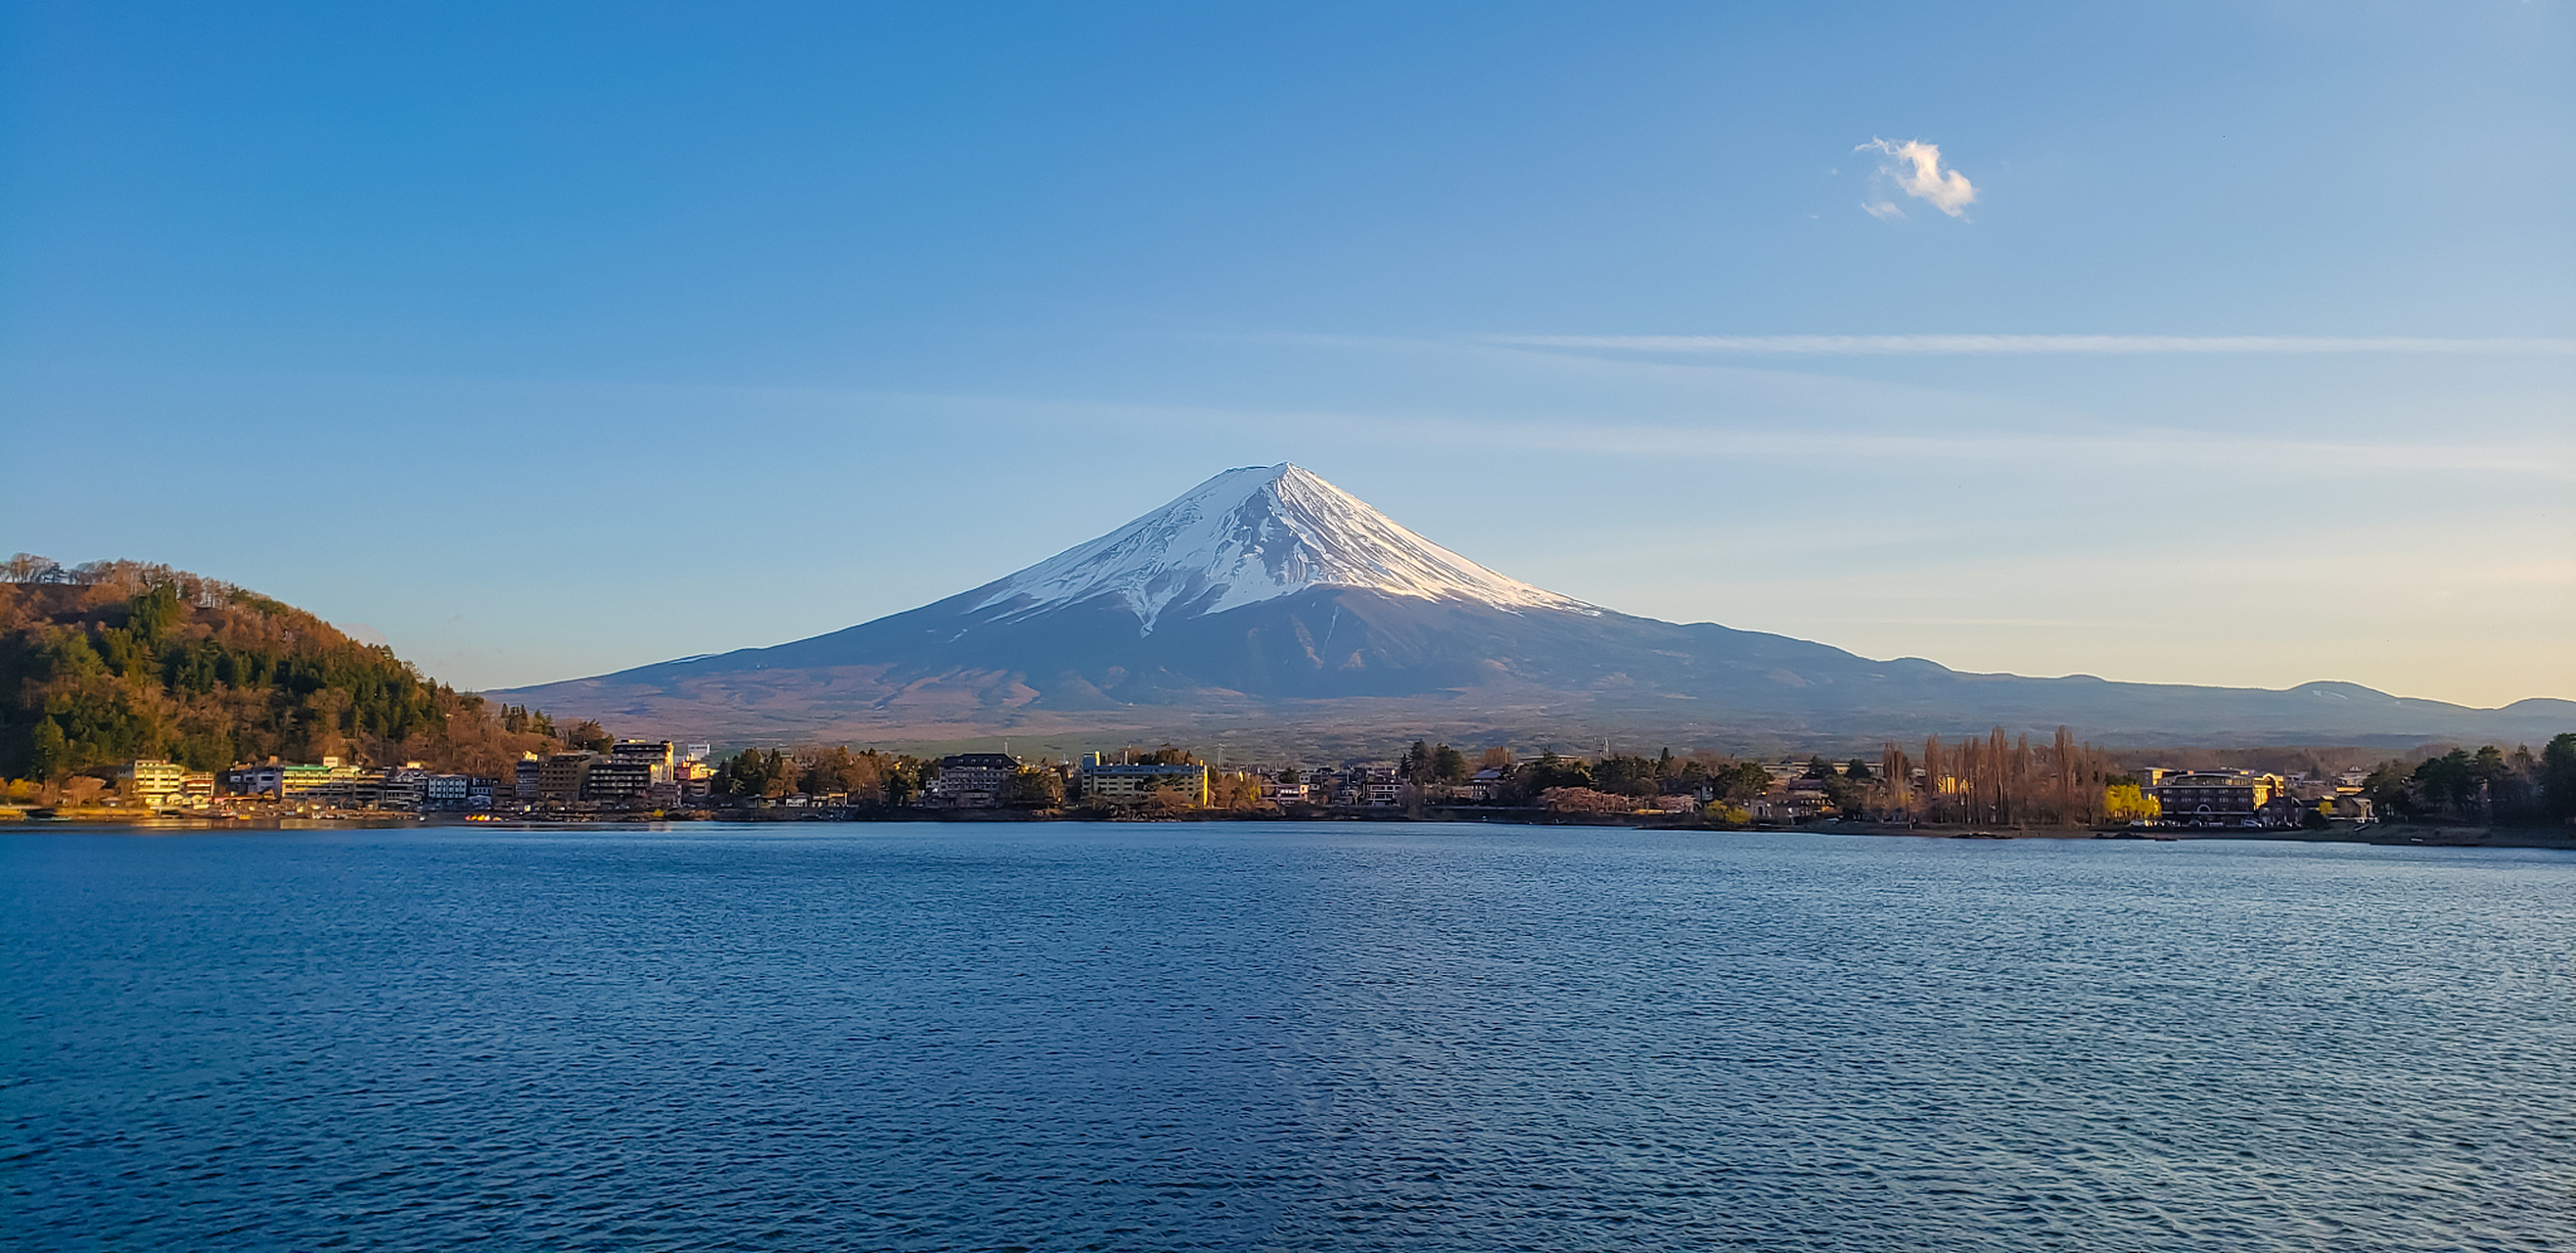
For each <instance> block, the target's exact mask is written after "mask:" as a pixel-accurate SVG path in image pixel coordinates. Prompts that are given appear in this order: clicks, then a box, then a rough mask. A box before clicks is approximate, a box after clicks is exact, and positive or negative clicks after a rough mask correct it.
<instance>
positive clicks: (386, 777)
mask: <svg viewBox="0 0 2576 1253" xmlns="http://www.w3.org/2000/svg"><path fill="white" fill-rule="evenodd" d="M708 755H709V747H708V746H707V745H704V744H692V745H690V746H688V749H687V750H686V752H685V754H684V753H683V752H682V750H680V749H679V748H678V747H677V746H675V745H673V744H671V743H670V742H669V741H666V740H652V741H647V740H627V741H622V742H619V743H617V744H615V745H612V746H611V747H610V748H609V749H608V751H606V752H594V751H590V750H579V751H572V752H561V753H551V754H547V755H545V756H542V757H541V756H538V755H536V754H533V753H531V754H528V755H527V756H525V757H524V758H522V759H521V760H520V761H518V762H516V763H514V767H513V769H512V772H511V774H510V775H509V777H507V778H501V777H494V776H485V775H473V774H450V773H443V772H438V771H432V770H427V769H424V768H423V767H422V765H421V763H419V762H416V761H415V762H406V763H404V764H403V765H400V766H384V767H370V766H359V765H355V764H352V763H347V762H343V761H341V760H340V759H339V758H337V757H325V758H323V759H322V760H321V761H320V762H318V763H316V762H281V761H277V760H275V759H271V760H269V761H266V762H260V763H249V764H243V765H236V766H232V767H229V768H227V769H224V770H216V771H192V770H189V769H187V768H186V767H184V766H181V765H179V764H177V763H175V762H169V761H163V760H160V759H157V758H147V759H143V760H138V761H135V762H133V763H132V764H130V765H128V766H127V767H126V768H125V770H124V771H123V773H122V776H121V777H120V779H119V791H120V793H121V794H122V797H123V798H124V800H125V802H126V803H128V804H131V805H134V806H136V807H138V808H148V809H153V810H168V809H209V808H218V807H233V806H238V805H240V804H244V803H249V804H274V805H283V806H290V807H297V808H303V807H310V808H318V809H343V810H348V809H384V810H402V811H409V812H427V811H439V810H472V811H481V810H506V809H512V808H528V807H536V806H552V805H595V806H598V807H600V808H607V809H641V808H672V807H676V806H680V805H687V804H704V803H705V802H706V800H707V794H708V790H709V788H710V786H711V785H712V784H713V783H714V780H715V768H714V767H713V766H712V765H710V764H708V762H707V760H706V758H707V757H708Z"/></svg>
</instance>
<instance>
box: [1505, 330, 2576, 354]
mask: <svg viewBox="0 0 2576 1253" xmlns="http://www.w3.org/2000/svg"><path fill="white" fill-rule="evenodd" d="M1487 342H1490V343H1500V344H1524V345H1527V346H1529V347H1533V348H1612V349H1623V350H1629V351H1637V352H1695V353H1700V352H1705V353H1785V354H1794V355H1803V356H1889V355H1919V354H1962V353H1965V354H2029V353H2107V354H2135V353H2171V352H2182V353H2291V354H2307V353H2406V354H2422V353H2440V354H2448V353H2466V354H2472V355H2479V354H2492V355H2517V356H2544V357H2560V356H2569V355H2576V339H2430V338H2424V337H2421V336H2405V335H2375V336H2373V335H1496V336H1491V337H1489V338H1488V340H1487Z"/></svg>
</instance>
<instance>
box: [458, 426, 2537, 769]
mask: <svg viewBox="0 0 2576 1253" xmlns="http://www.w3.org/2000/svg"><path fill="white" fill-rule="evenodd" d="M497 695H501V696H504V697H506V699H508V700H510V701H512V702H532V703H535V704H539V705H542V706H544V707H546V708H548V709H550V710H554V711H556V712H557V713H558V714H559V715H561V714H572V715H578V716H586V717H597V718H600V719H601V720H603V721H606V722H609V723H610V724H611V725H614V726H617V727H620V728H633V729H636V730H646V729H651V730H654V731H657V732H660V733H667V734H673V735H685V736H716V737H734V738H750V737H769V736H777V737H782V738H805V737H813V738H839V739H851V740H873V741H880V742H883V741H892V740H911V741H920V742H934V741H946V740H961V739H969V738H975V737H983V736H993V735H1010V734H1017V735H1023V736H1028V737H1031V738H1032V739H1039V738H1045V737H1050V736H1064V735H1075V736H1080V735H1084V734H1098V735H1122V734H1125V735H1134V734H1150V733H1157V732H1159V733H1163V734H1170V735H1197V736H1204V735H1207V734H1211V733H1216V732H1220V731H1232V732H1242V731H1245V730H1247V729H1249V730H1252V731H1255V732H1258V734H1256V735H1255V736H1254V737H1253V738H1254V739H1255V740H1256V741H1258V742H1262V743H1265V744H1275V745H1277V746H1279V747H1283V748H1296V747H1311V746H1315V745H1320V744H1327V743H1330V742H1334V741H1341V740H1349V741H1353V742H1358V741H1366V740H1370V739H1373V738H1382V737H1383V736H1384V735H1386V734H1391V733H1392V734H1402V735H1406V736H1411V735H1414V734H1445V735H1450V736H1453V737H1457V738H1474V737H1479V736H1482V737H1494V738H1501V739H1509V740H1513V741H1515V742H1519V743H1524V744H1533V743H1545V742H1556V743H1562V744H1565V745H1568V746H1571V745H1575V744H1582V743H1589V742H1592V741H1593V740H1594V739H1596V738H1598V737H1599V736H1601V735H1605V734H1608V735H1631V734H1645V735H1653V736H1657V737H1666V738H1669V739H1670V741H1671V742H1674V743H1688V744H1709V745H1717V744H1724V743H1730V742H1735V743H1741V742H1749V741H1753V740H1761V739H1784V738H1785V739H1787V740H1790V741H1793V742H1801V743H1805V742H1819V741H1850V742H1853V743H1865V742H1868V741H1871V740H1874V739H1877V738H1880V737H1901V738H1911V737H1919V736H1920V735H1922V734H1924V733H1926V732H1928V731H1940V732H1944V733H1954V732H1958V731H1962V730H1973V729H1981V728H1983V727H1986V726H1991V725H1998V724H2000V725H2004V726H2007V727H2018V728H2030V729H2035V730H2042V731H2046V730H2053V729H2054V728H2055V727H2056V726H2057V725H2058V724H2060V723H2065V724H2069V725H2072V726H2074V727H2075V728H2076V729H2077V730H2078V731H2079V732H2080V733H2083V734H2086V735H2089V736H2093V737H2096V738H2103V739H2112V740H2122V741H2128V742H2149V741H2157V740H2192V741H2198V742H2223V741H2229V740H2236V741H2253V740H2262V741H2270V742H2328V741H2334V742H2363V741H2369V740H2374V739H2387V740H2391V741H2394V740H2400V739H2403V740H2409V741H2412V740H2420V739H2423V738H2428V737H2440V736H2463V737H2465V736H2472V735H2484V736H2488V737H2494V738H2506V739H2517V738H2519V739H2532V740H2534V741H2535V742H2536V741H2537V740H2538V739H2544V738H2546V736H2547V734H2552V733H2555V731H2556V730H2563V729H2566V728H2568V727H2571V726H2576V702H2568V701H2524V702H2520V703H2518V704H2516V705H2513V706H2509V707H2508V708H2506V709H2504V710H2473V709H2468V708H2465V707H2462V706H2457V705H2446V704H2442V703H2440V702H2435V701H2419V700H2403V699H2400V698H2397V697H2393V696H2389V695H2387V694H2385V693H2381V692H2375V691H2372V690H2370V689H2368V688H2363V687H2357V686H2354V685H2350V684H2333V683H2323V684H2309V685H2306V686H2303V687H2298V688H2292V689H2289V690H2287V691H2267V690H2261V689H2249V688H2206V687H2180V686H2166V685H2154V684H2136V683H2109V682H2104V681H2102V680H2099V679H2092V678H2084V677H2077V678H2062V679H2030V678H2021V677H2018V676H2013V675H1984V674H1967V673H1962V672H1959V671H1954V670H1950V669H1948V668H1946V667H1943V666H1940V665H1936V664H1934V663H1932V662H1928V661H1923V660H1919V659H1913V658H1907V659H1902V660H1897V661H1872V660H1870V659H1867V658H1863V657H1859V656H1855V655H1853V654H1851V653H1848V652H1844V651H1843V650H1841V649H1837V648H1831V647H1828V646H1826V645H1822V644H1814V643H1809V642H1807V641H1804V640H1797V639H1791V638H1789V637H1786V636H1780V635H1767V634H1762V633H1758V632H1750V631H1737V630H1731V629H1729V628H1726V627H1722V626H1718V625H1716V624H1714V623H1694V624H1689V625H1682V624H1676V623H1670V622H1662V621H1657V620H1655V619H1652V618H1638V617H1632V616H1629V615H1627V614H1621V613H1616V612H1613V611H1610V610H1607V609H1602V608H1599V607H1597V606H1593V605H1589V604H1585V603H1584V602H1582V601H1579V600H1576V599H1574V598H1573V597H1570V596H1563V595H1559V594H1557V593H1555V592H1550V591H1546V590H1544V589H1541V588H1537V587H1532V586H1530V585H1529V584H1527V583H1523V582H1520V581H1519V580H1516V579H1512V578H1509V577H1507V576H1505V575H1502V574H1498V573H1496V572H1494V571H1492V570H1488V569H1486V568H1485V567H1483V566H1480V565H1478V564H1476V563H1475V562H1473V561H1470V560H1468V559H1467V558H1465V557H1462V556H1459V555H1458V554H1456V553H1453V552H1451V551H1449V550H1448V549H1446V548H1442V547H1440V546H1439V545H1437V544H1434V543H1432V542H1431V541H1429V540H1427V539H1424V538H1423V537H1421V536H1419V535H1416V534H1414V533H1413V532H1412V531H1410V530H1407V529H1405V528H1404V527H1403V526H1401V525H1399V524H1397V523H1396V522H1395V521H1394V520H1392V519H1390V518H1388V517H1387V516H1386V515H1384V514H1381V513H1379V512H1378V511H1377V510H1375V509H1372V508H1370V507H1369V506H1368V505H1366V504H1365V503H1363V502H1361V501H1360V500H1358V499H1357V498H1355V497H1353V496H1351V495H1350V494H1348V493H1346V492H1343V491H1342V490H1340V489H1339V488H1336V487H1334V486H1333V485H1332V484H1330V483H1327V482H1325V481H1324V480H1323V479H1321V478H1318V477H1317V476H1315V475H1314V474H1312V473H1310V472H1308V471H1306V470H1304V469H1301V468H1299V467H1297V466H1293V465H1279V466H1270V467H1249V468H1244V469H1236V470H1228V471H1226V472H1225V473H1223V474H1220V475H1217V476H1216V477H1215V478H1212V479H1209V480H1208V481H1207V482H1205V483H1202V484H1200V485H1199V486H1198V487H1196V488H1193V489H1191V491H1189V492H1188V493H1187V494H1185V495H1183V496H1182V497H1180V498H1179V499H1178V500H1175V501H1173V502H1172V503H1170V504H1168V505H1166V506H1164V507H1163V508H1161V509H1158V510H1155V511H1154V512H1152V513H1149V514H1147V515H1145V516H1144V517H1141V518H1138V519H1137V520H1135V521H1134V522H1131V523H1128V524H1127V525H1126V526H1123V527H1120V528H1119V529H1117V530H1115V531H1112V532H1110V533H1109V534H1107V535H1104V536H1102V537H1100V538H1099V539H1095V540H1093V541H1091V542H1089V543H1087V544H1082V545H1079V546H1077V547H1074V548H1071V549H1068V550H1066V551H1065V552H1063V553H1060V554H1058V555H1056V556H1054V557H1051V558H1048V559H1047V560H1045V561H1042V562H1039V563H1038V564H1036V565H1034V566H1031V567H1029V568H1027V569H1025V570H1022V571H1019V572H1018V573H1015V574H1012V575H1009V576H1007V577H1005V578H1002V579H998V580H996V581H994V582H991V583H988V584H985V585H984V586H982V587H978V588H975V589H973V590H971V591H967V592H963V593H960V594H958V595H956V596H952V597H949V598H948V599H946V600H942V601H938V602H935V603H933V604H929V605H924V606H922V607H921V608H918V609H913V610H909V611H907V612H904V613H898V614H894V615H891V616H889V617H884V618H879V619H877V620H875V621H873V622H866V623H862V624H860V625H858V626H854V627H850V628H848V629H847V630H842V631H835V632H833V633H831V634H829V635H819V636H815V637H813V638H811V639H805V640H798V641H796V642H794V643H789V644H781V645H778V646H776V647H773V648H756V649H743V650H740V651H737V652H731V653H724V654H720V655H716V656H709V657H698V658H690V659H686V660H682V661H672V662H664V663H661V664H659V665H652V666H643V667H639V668H636V669H633V670H626V671H621V672H618V673H616V674H610V675H603V676H600V677H598V678H592V679H581V680H574V681H570V682H564V683H554V684H547V685H545V686H542V687H533V688H524V689H518V690H515V691H511V692H507V693H500V694H497ZM1480 742H1481V741H1480Z"/></svg>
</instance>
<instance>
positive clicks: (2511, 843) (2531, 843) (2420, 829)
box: [0, 806, 2576, 851]
mask: <svg viewBox="0 0 2576 1253" xmlns="http://www.w3.org/2000/svg"><path fill="white" fill-rule="evenodd" d="M1661 816H1662V815H1650V814H1636V815H1604V814H1544V813H1539V812H1534V811H1530V810H1522V809H1512V810H1505V809H1499V808H1491V809H1488V808H1482V807H1477V808H1455V809H1440V810H1436V811H1432V812H1427V813H1425V814H1423V815H1421V816H1419V817H1414V816H1408V815H1404V814H1400V813H1374V812H1353V811H1347V810H1343V811H1332V810H1319V811H1314V812H1303V813H1282V812H1266V813H1252V812H1246V813H1232V812H1226V813H1209V814H1203V815H1189V816H1180V817H1171V818H1147V817H1141V816H1139V817H1115V818H1096V817H1087V816H1075V815H1071V814H1065V813H1061V812H1045V811H1027V810H907V811H899V812H889V811H883V810H879V811H867V810H841V809H829V810H826V809H812V810H792V811H783V810H778V809H755V810H743V811H734V812H726V811H717V810H691V811H684V812H680V813H669V812H662V813H636V814H565V815H549V814H514V815H504V816H491V817H485V816H480V815H466V814H454V813H433V814H402V813H384V814H331V815H293V816H286V815H281V816H275V817H270V816H242V817H202V816H195V815H169V814H160V815H149V816H146V815H136V814H127V813H120V812H116V811H114V810H112V809H107V808H104V807H101V808H93V809H84V810H80V811H76V812H71V813H59V812H50V811H40V810H36V809H33V808H30V807H14V806H13V807H0V833H6V832H13V831H14V832H30V833H32V832H35V831H62V830H79V829H82V828H86V827H107V826H121V827H128V828H133V829H138V830H144V831H156V832H172V833H179V832H190V831H365V830H393V829H403V828H421V829H431V828H435V829H451V828H453V829H499V830H546V829H551V828H576V829H577V828H585V827H595V828H619V827H635V826H682V825H690V824H695V823H701V822H738V823H754V824H768V823H823V822H828V823H895V822H924V823H1059V822H1122V823H1123V822H1137V823H1154V822H1249V823H1261V822H1336V823H1369V824H1379V825H1385V826H1391V827H1392V826H1413V825H1419V824H1423V823H1435V822H1436V823H1453V824H1461V825H1477V824H1483V825H1502V826H1525V827H1597V828H1614V827H1615V828H1625V829H1631V830H1643V831H1669V832H1687V833H1695V834H1702V835H1709V836H1727V835H1740V834H1751V833H1758V832H1776V833H1782V834H1802V835H1867V836H1876V837H1881V838H1905V839H1923V840H1960V839H1970V840H2139V841H2156V842H2166V843H2172V842H2180V841H2185V840H2254V841H2261V842H2266V843H2279V844H2373V845H2386V846H2394V847H2404V848H2534V849H2554V850H2571V851H2576V827H2571V828H2551V827H2497V826H2486V827H2469V826H2443V825H2432V824H2424V823H2373V824H2370V825H2368V826H2362V827H2335V828H2330V829H2327V830H2323V831H2311V830H2307V829H2304V828H2302V829H2297V830H2273V831H2260V830H2254V831H2245V830H2239V831H2227V830H2204V829H2195V828H2188V827H2028V828H1988V827H1975V826H1959V825H1943V826H1913V825H1898V824H1892V823H1883V822H1864V821H1853V822H1813V823H1799V824H1794V825H1755V826H1751V827H1740V828H1725V827H1710V826H1704V825H1700V824H1697V823H1690V822H1658V821H1656V820H1655V819H1656V818H1658V817H1661ZM1622 819H1629V820H1625V821H1623V820H1622Z"/></svg>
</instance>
